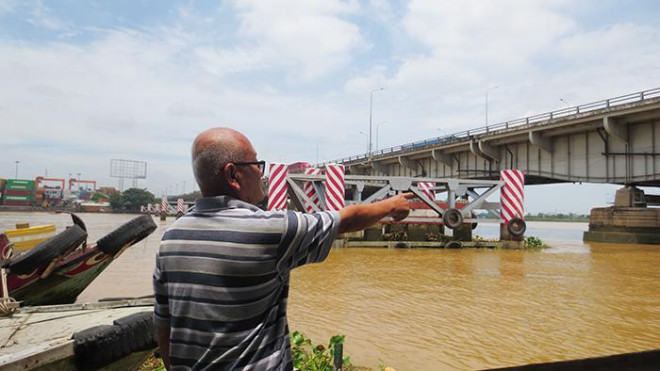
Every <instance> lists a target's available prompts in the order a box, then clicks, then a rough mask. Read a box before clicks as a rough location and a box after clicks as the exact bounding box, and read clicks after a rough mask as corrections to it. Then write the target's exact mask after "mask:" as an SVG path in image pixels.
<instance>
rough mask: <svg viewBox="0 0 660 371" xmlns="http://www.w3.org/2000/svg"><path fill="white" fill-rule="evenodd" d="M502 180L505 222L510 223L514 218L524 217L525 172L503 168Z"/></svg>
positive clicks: (501, 200) (501, 201)
mask: <svg viewBox="0 0 660 371" xmlns="http://www.w3.org/2000/svg"><path fill="white" fill-rule="evenodd" d="M500 180H503V181H504V186H502V194H501V197H500V208H501V215H502V219H503V220H504V223H505V224H509V221H510V220H511V219H513V218H520V219H523V216H524V215H525V203H524V202H525V173H523V172H522V171H520V170H502V171H501V172H500Z"/></svg>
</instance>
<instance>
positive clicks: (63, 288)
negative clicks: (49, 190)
mask: <svg viewBox="0 0 660 371" xmlns="http://www.w3.org/2000/svg"><path fill="white" fill-rule="evenodd" d="M72 218H73V221H74V225H73V226H71V227H69V228H67V229H66V230H65V231H63V232H61V233H59V234H58V235H56V236H55V237H53V238H51V239H49V240H46V241H44V242H42V243H40V244H39V245H37V246H35V247H34V248H33V249H31V250H29V251H27V252H25V253H23V254H20V255H17V256H12V257H11V258H9V259H5V260H4V261H3V262H2V263H0V266H1V267H2V268H4V269H5V270H6V272H7V291H8V293H9V296H11V297H12V298H14V299H15V300H18V301H20V302H22V304H23V305H49V304H67V303H73V302H75V300H76V298H77V297H78V295H79V294H80V293H81V292H82V291H83V290H84V289H85V288H86V287H87V286H88V285H89V284H90V283H91V282H92V281H93V280H94V279H95V278H96V277H97V276H98V275H99V274H100V273H101V272H102V271H103V270H104V269H105V268H106V267H107V266H108V265H109V264H110V263H111V262H112V261H113V260H114V259H116V258H117V257H119V256H120V255H121V254H122V253H123V252H124V251H125V250H126V249H127V248H128V247H130V246H132V245H133V244H135V243H137V242H138V241H141V240H142V239H144V238H146V237H147V236H148V235H150V234H151V233H152V232H153V231H154V230H155V229H156V223H154V221H153V218H152V217H151V216H149V215H143V216H140V217H137V218H135V219H133V220H131V221H129V222H127V223H125V224H123V225H122V226H120V227H119V228H117V229H116V230H114V231H112V232H111V233H109V234H108V235H106V236H105V237H103V238H101V239H100V240H98V241H97V242H96V243H95V244H93V245H91V246H88V245H87V241H86V240H87V232H86V227H85V224H84V223H83V221H82V220H81V219H80V218H78V217H77V216H76V215H75V214H72ZM11 245H12V244H11V243H10V242H9V241H8V239H7V238H6V237H3V235H1V234H0V252H2V256H6V254H7V251H8V250H9V249H11ZM2 292H4V289H3V290H2Z"/></svg>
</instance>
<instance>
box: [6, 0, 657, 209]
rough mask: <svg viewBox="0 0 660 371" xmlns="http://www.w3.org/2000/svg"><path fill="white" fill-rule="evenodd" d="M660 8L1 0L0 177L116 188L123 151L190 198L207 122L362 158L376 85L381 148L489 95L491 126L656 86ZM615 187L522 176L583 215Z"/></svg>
mask: <svg viewBox="0 0 660 371" xmlns="http://www.w3.org/2000/svg"><path fill="white" fill-rule="evenodd" d="M658 19H660V3H659V2H657V1H652V0H648V1H645V0H637V1H623V0H622V1H614V0H598V1H595V0H581V1H570V0H556V1H544V0H536V1H527V0H497V1H495V0H462V1H445V0H410V1H404V0H396V1H386V0H363V1H358V0H348V1H339V0H269V1H259V0H229V1H218V0H214V1H211V0H207V1H192V0H189V1H166V0H131V1H127V0H115V1H90V0H86V1H82V0H81V1H78V0H60V1H57V0H52V1H35V0H0V130H1V131H0V145H1V146H2V148H3V154H2V156H0V177H4V178H13V177H14V176H15V173H16V162H15V161H20V162H19V163H18V176H19V178H34V177H36V176H38V175H44V174H45V173H46V172H47V173H48V176H50V177H63V178H67V177H68V176H69V174H72V176H73V177H77V176H78V174H80V177H81V178H83V179H93V180H97V181H98V183H99V184H100V185H107V186H115V187H116V186H118V184H119V183H118V180H117V179H114V178H111V177H110V160H111V159H127V160H136V161H146V162H147V163H148V165H147V179H145V180H140V181H139V183H138V185H139V187H141V188H147V189H149V190H150V191H152V192H153V193H155V194H156V195H161V194H163V193H171V194H174V193H179V192H182V191H184V190H185V191H186V192H190V191H192V190H193V183H194V182H193V176H192V171H191V168H190V145H191V143H192V140H193V139H194V137H195V136H196V135H197V134H198V133H200V132H201V131H203V130H205V129H207V128H210V127H215V126H228V127H232V128H235V129H237V130H239V131H241V132H243V133H245V134H246V135H247V136H248V137H249V138H250V140H251V141H252V143H253V144H254V147H255V148H256V149H257V152H258V155H259V158H260V159H263V160H266V161H275V162H287V163H288V162H295V161H308V162H316V161H317V160H318V161H329V160H333V159H339V158H342V157H347V156H351V155H356V154H359V153H364V152H365V150H366V147H367V143H368V139H367V136H366V135H365V134H364V133H365V132H368V128H369V113H370V96H371V92H372V91H373V90H374V89H378V88H381V87H382V88H383V90H382V91H377V92H375V93H374V94H373V110H372V112H373V118H372V122H373V138H372V141H373V143H374V147H375V143H376V139H375V138H376V137H378V148H385V147H391V146H396V145H400V144H403V143H407V142H412V141H417V140H420V139H425V138H431V137H436V136H438V135H443V134H451V133H452V132H458V131H462V130H466V129H470V128H476V127H481V126H483V125H484V123H485V122H486V103H485V102H486V91H487V92H488V117H487V120H488V122H490V123H496V122H501V121H507V120H512V119H516V118H521V117H525V116H528V115H532V114H535V113H542V112H547V111H550V110H553V109H559V108H562V107H565V106H566V105H567V104H568V105H578V104H582V103H588V102H591V101H597V100H601V99H606V98H610V97H615V96H619V95H624V94H627V93H633V92H637V91H641V90H646V89H652V88H656V87H660V22H658ZM495 87H496V88H495ZM376 128H378V130H377V131H376ZM125 184H130V181H129V182H128V183H125ZM184 184H185V187H184ZM617 188H618V186H614V185H587V184H583V185H552V186H531V187H527V191H526V192H527V194H526V197H527V200H526V208H527V210H528V211H529V212H533V213H536V212H576V213H588V211H589V210H590V208H591V207H594V206H607V203H611V202H612V201H613V197H614V192H615V190H616V189H617ZM656 193H659V192H656Z"/></svg>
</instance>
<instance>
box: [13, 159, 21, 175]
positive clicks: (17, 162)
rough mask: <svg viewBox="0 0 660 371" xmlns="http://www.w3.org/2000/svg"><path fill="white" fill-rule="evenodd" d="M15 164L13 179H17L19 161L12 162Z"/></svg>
mask: <svg viewBox="0 0 660 371" xmlns="http://www.w3.org/2000/svg"><path fill="white" fill-rule="evenodd" d="M14 162H15V163H16V173H14V179H18V164H19V163H20V161H14Z"/></svg>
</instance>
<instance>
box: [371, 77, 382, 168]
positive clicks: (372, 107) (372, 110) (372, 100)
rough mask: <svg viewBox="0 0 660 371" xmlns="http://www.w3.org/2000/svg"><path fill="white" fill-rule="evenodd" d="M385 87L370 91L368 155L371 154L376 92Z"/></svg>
mask: <svg viewBox="0 0 660 371" xmlns="http://www.w3.org/2000/svg"><path fill="white" fill-rule="evenodd" d="M384 89H385V88H378V89H373V90H372V91H371V93H369V146H368V148H367V155H370V154H371V133H372V132H373V129H372V118H373V113H374V93H375V92H377V91H382V90H384Z"/></svg>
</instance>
